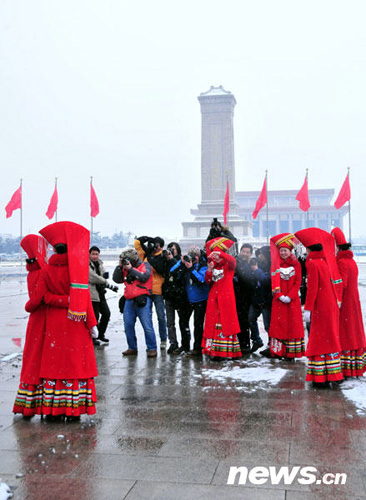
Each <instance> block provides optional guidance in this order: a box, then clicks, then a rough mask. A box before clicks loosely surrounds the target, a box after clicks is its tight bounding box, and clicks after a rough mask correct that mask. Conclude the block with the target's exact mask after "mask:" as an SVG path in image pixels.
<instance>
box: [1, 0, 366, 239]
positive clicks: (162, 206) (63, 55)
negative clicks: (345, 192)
mask: <svg viewBox="0 0 366 500" xmlns="http://www.w3.org/2000/svg"><path fill="white" fill-rule="evenodd" d="M365 18H366V4H365V2H364V1H363V0H359V1H352V0H350V1H347V2H345V1H334V0H316V1H307V2H300V1H297V0H290V1H283V0H276V1H273V0H267V1H266V0H264V1H255V0H250V1H247V0H226V1H225V2H224V1H222V0H221V1H216V0H210V1H206V0H194V1H192V0H185V1H184V2H181V1H180V2H178V1H175V0H166V1H163V0H154V1H151V0H140V1H139V2H131V0H129V1H123V0H113V1H108V0H104V1H103V2H102V1H98V2H97V1H95V0H87V1H80V0H78V1H75V0H72V1H68V0H63V1H62V2H56V1H55V0H54V1H52V0H44V1H39V0H32V1H29V0H23V1H16V2H14V0H1V1H0V71H1V75H0V76H1V77H0V161H1V169H2V179H1V183H0V208H1V211H0V233H10V234H14V235H18V234H19V210H18V211H16V212H14V214H13V216H12V217H11V218H10V219H6V218H5V210H4V207H5V205H6V204H7V202H8V201H9V199H10V197H11V195H12V193H13V192H14V191H15V189H16V188H17V187H18V186H19V179H20V178H23V206H24V213H23V221H24V222H23V234H27V233H29V232H37V231H38V229H40V228H42V227H44V226H45V225H47V224H48V223H49V221H48V219H47V218H46V216H45V212H46V210H47V207H48V203H49V201H50V198H51V195H52V192H53V189H54V179H55V177H58V190H59V212H58V220H74V221H75V222H79V223H81V224H84V225H86V226H87V227H88V228H89V227H90V207H89V201H90V198H89V189H90V187H89V183H90V176H91V175H92V176H93V179H94V180H93V183H94V188H95V190H96V193H97V196H98V198H99V203H100V214H99V215H98V216H97V217H96V218H95V220H94V230H96V231H100V232H101V233H102V234H106V235H107V234H112V233H113V232H115V231H120V230H122V231H128V230H131V231H132V232H133V233H136V234H142V233H144V234H146V233H147V234H152V235H157V234H161V235H163V236H165V237H169V238H181V237H182V226H181V222H182V221H187V220H192V219H193V217H192V216H191V215H190V209H191V208H195V207H196V205H197V204H198V203H200V201H201V186H200V164H201V157H200V154H201V149H200V148H201V137H200V127H201V114H200V106H199V102H198V100H197V96H198V95H199V94H200V93H201V92H205V91H207V90H208V89H209V87H210V86H211V85H214V86H218V85H223V87H224V88H225V89H226V90H230V91H231V92H232V93H233V94H234V95H235V98H236V100H237V106H236V107H235V114H234V141H235V164H236V189H237V190H259V189H261V187H262V183H263V176H264V171H265V169H268V171H269V173H268V183H269V189H300V187H301V185H302V183H303V180H304V176H305V169H306V168H309V187H310V188H335V190H336V194H337V193H338V191H339V189H340V187H341V185H342V183H343V181H344V178H345V176H346V173H347V167H348V166H350V167H351V189H352V223H353V227H352V230H353V235H354V236H360V235H366V229H365V226H364V214H365V208H366V196H365V184H366V183H365V178H366V174H365V171H366V169H365V167H366V149H365V147H366V146H365V144H366V141H365V131H366V99H365V92H366V30H365ZM365 238H366V236H365Z"/></svg>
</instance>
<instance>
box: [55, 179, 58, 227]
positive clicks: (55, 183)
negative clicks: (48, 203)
mask: <svg viewBox="0 0 366 500" xmlns="http://www.w3.org/2000/svg"><path fill="white" fill-rule="evenodd" d="M55 189H57V177H55ZM57 210H58V203H57V207H56V212H55V222H57Z"/></svg>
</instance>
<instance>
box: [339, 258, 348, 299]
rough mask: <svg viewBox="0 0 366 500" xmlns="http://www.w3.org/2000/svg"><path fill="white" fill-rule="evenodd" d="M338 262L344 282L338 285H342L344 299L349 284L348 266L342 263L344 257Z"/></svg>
mask: <svg viewBox="0 0 366 500" xmlns="http://www.w3.org/2000/svg"><path fill="white" fill-rule="evenodd" d="M337 264H338V269H339V272H340V273H341V277H342V284H341V285H337V286H342V300H343V295H344V291H345V290H346V288H347V285H348V277H347V274H348V273H347V266H345V265H344V264H343V263H342V259H340V260H338V261H337Z"/></svg>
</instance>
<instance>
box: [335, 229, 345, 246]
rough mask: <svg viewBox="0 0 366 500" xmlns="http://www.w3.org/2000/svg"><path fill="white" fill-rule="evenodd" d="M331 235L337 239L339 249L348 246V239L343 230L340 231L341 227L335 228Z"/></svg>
mask: <svg viewBox="0 0 366 500" xmlns="http://www.w3.org/2000/svg"><path fill="white" fill-rule="evenodd" d="M331 235H332V236H333V238H334V239H335V242H336V245H337V247H339V246H340V245H346V244H347V241H346V237H345V236H344V233H343V231H342V229H340V228H339V227H335V228H334V229H332V231H331Z"/></svg>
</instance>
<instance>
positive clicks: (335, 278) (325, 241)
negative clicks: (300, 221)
mask: <svg viewBox="0 0 366 500" xmlns="http://www.w3.org/2000/svg"><path fill="white" fill-rule="evenodd" d="M295 236H296V238H298V239H299V241H301V243H302V244H303V245H304V246H305V247H307V248H308V247H311V246H312V245H317V244H320V245H322V247H323V252H324V256H325V260H326V263H327V264H328V268H329V272H330V278H331V281H332V284H333V288H334V291H335V294H336V298H337V302H338V303H339V304H340V303H341V301H342V278H341V274H340V272H339V269H338V265H337V261H336V258H335V245H334V239H333V237H332V235H331V234H330V233H327V231H324V230H323V229H320V228H318V227H309V228H307V229H301V231H297V232H296V233H295Z"/></svg>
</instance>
